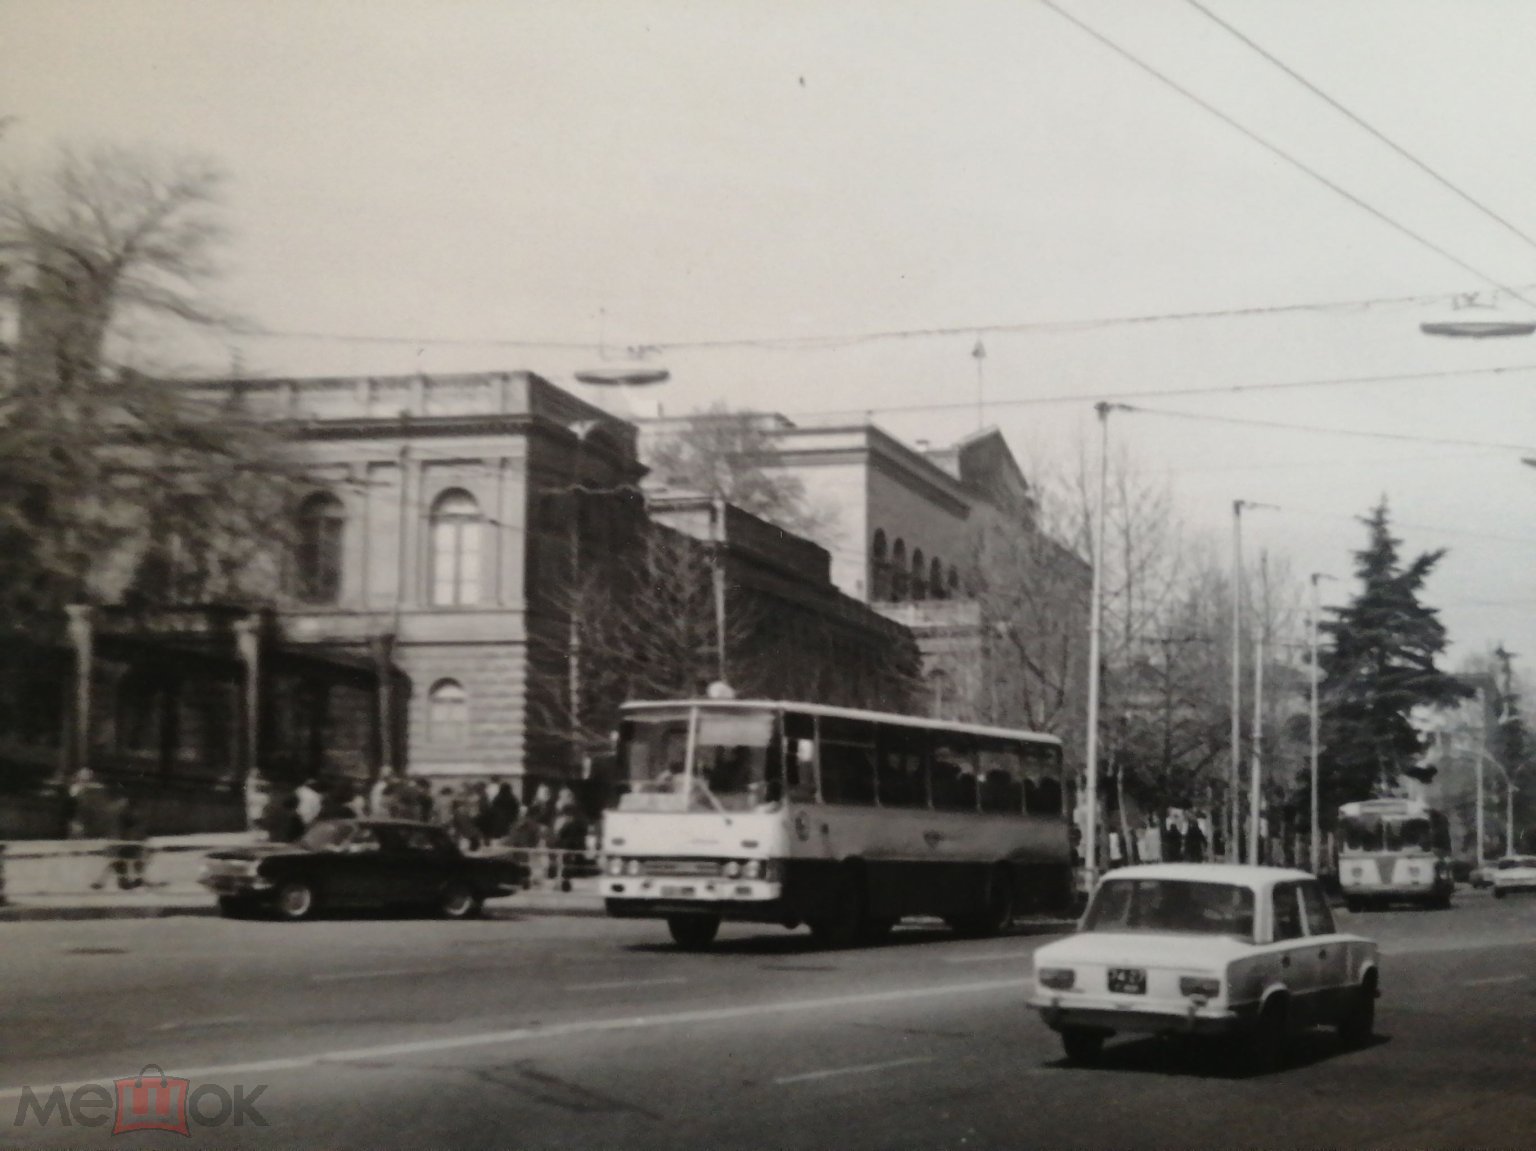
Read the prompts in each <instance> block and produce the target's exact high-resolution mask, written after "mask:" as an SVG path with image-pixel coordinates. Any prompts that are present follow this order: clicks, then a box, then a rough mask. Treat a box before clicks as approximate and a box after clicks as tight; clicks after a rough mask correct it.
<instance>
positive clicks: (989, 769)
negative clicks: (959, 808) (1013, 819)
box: [980, 740, 1024, 815]
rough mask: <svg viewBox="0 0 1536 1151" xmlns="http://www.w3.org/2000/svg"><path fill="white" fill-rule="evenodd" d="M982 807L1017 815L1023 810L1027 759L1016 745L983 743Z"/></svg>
mask: <svg viewBox="0 0 1536 1151" xmlns="http://www.w3.org/2000/svg"><path fill="white" fill-rule="evenodd" d="M980 790H981V810H982V811H989V812H994V813H996V814H999V815H1002V814H1007V815H1018V814H1019V813H1020V812H1021V811H1023V810H1024V761H1023V759H1022V757H1021V756H1020V755H1019V749H1018V747H1017V745H1012V744H1008V743H1004V742H1002V741H993V740H983V741H982V743H981V788H980Z"/></svg>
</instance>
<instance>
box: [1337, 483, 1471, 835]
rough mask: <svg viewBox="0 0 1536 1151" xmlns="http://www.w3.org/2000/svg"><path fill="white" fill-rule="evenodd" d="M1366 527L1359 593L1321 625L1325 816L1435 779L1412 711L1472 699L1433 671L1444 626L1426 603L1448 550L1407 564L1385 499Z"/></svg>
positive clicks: (1358, 557) (1442, 646) (1461, 686)
mask: <svg viewBox="0 0 1536 1151" xmlns="http://www.w3.org/2000/svg"><path fill="white" fill-rule="evenodd" d="M1364 523H1365V525H1366V527H1367V529H1368V531H1369V533H1370V535H1369V542H1368V543H1367V544H1366V546H1365V548H1364V549H1363V550H1361V551H1358V552H1356V553H1355V574H1356V575H1357V576H1358V577H1359V579H1360V583H1361V589H1360V591H1359V593H1358V594H1357V595H1356V596H1355V598H1354V599H1353V600H1352V601H1351V602H1350V603H1349V604H1348V605H1347V606H1345V607H1343V608H1334V609H1330V610H1332V611H1333V613H1334V614H1335V615H1336V616H1337V619H1335V620H1332V621H1328V622H1325V623H1323V624H1322V625H1321V630H1322V631H1323V632H1325V633H1326V634H1327V636H1328V640H1329V642H1328V644H1327V645H1326V646H1325V647H1324V648H1323V650H1322V651H1321V652H1320V655H1319V662H1320V665H1321V669H1322V672H1323V681H1322V686H1321V697H1322V698H1321V711H1322V715H1321V722H1322V733H1321V734H1322V756H1321V768H1322V771H1321V776H1322V778H1321V780H1320V783H1321V786H1322V802H1323V810H1324V811H1329V810H1332V809H1333V808H1335V807H1337V805H1338V804H1340V803H1345V802H1348V801H1350V800H1355V799H1366V798H1370V797H1372V796H1378V795H1383V794H1386V793H1389V792H1391V791H1393V790H1394V789H1395V788H1396V787H1397V786H1398V781H1399V780H1400V779H1401V778H1402V777H1403V776H1405V775H1406V776H1409V777H1412V778H1415V779H1419V780H1422V781H1424V782H1428V781H1429V780H1430V779H1431V778H1433V776H1434V773H1435V769H1434V768H1433V767H1431V766H1425V765H1421V763H1420V758H1421V755H1422V753H1423V751H1424V750H1425V748H1426V746H1427V743H1426V740H1425V738H1424V737H1423V736H1421V735H1420V733H1419V732H1418V731H1417V730H1416V729H1415V728H1414V726H1413V725H1412V724H1411V723H1410V722H1409V713H1410V712H1412V710H1413V709H1414V708H1416V707H1419V706H1446V705H1449V704H1452V703H1454V702H1455V701H1456V700H1458V699H1463V698H1465V697H1467V696H1469V695H1470V694H1471V691H1470V689H1469V688H1467V687H1466V685H1465V684H1463V683H1462V682H1461V681H1460V680H1458V679H1457V678H1456V677H1454V676H1452V675H1449V674H1447V673H1446V672H1443V671H1441V670H1440V669H1439V668H1438V667H1436V666H1435V657H1436V656H1437V655H1439V654H1440V653H1441V652H1442V651H1444V649H1445V643H1446V638H1445V628H1444V627H1443V626H1442V625H1441V623H1440V620H1439V619H1438V618H1437V616H1438V613H1437V612H1436V611H1435V609H1434V608H1430V607H1426V606H1425V605H1424V604H1422V603H1421V602H1420V601H1419V594H1420V592H1421V591H1422V589H1423V586H1424V581H1425V580H1426V579H1427V578H1428V577H1429V574H1430V573H1431V572H1432V571H1433V570H1434V568H1435V565H1436V564H1437V563H1439V562H1440V559H1441V557H1442V556H1443V555H1444V554H1445V552H1444V550H1443V549H1442V550H1439V551H1433V552H1426V553H1424V554H1423V555H1420V556H1419V557H1418V558H1417V559H1415V560H1414V561H1413V562H1412V563H1409V564H1407V565H1404V564H1403V563H1402V562H1401V561H1400V559H1399V556H1398V545H1399V543H1400V542H1401V541H1400V540H1398V539H1397V538H1396V537H1394V536H1393V535H1392V534H1391V532H1390V531H1389V530H1388V526H1387V505H1386V502H1385V501H1383V502H1382V503H1381V504H1379V505H1377V507H1376V508H1374V509H1373V510H1372V511H1371V514H1370V515H1369V516H1368V517H1366V518H1365V520H1364Z"/></svg>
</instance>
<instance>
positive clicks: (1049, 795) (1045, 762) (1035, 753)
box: [1023, 744, 1066, 815]
mask: <svg viewBox="0 0 1536 1151" xmlns="http://www.w3.org/2000/svg"><path fill="white" fill-rule="evenodd" d="M1023 760H1024V810H1025V811H1026V812H1028V813H1029V814H1030V815H1062V814H1064V813H1065V812H1066V805H1065V803H1064V801H1063V795H1062V787H1061V748H1060V747H1058V746H1057V745H1055V744H1031V745H1027V746H1026V747H1025V748H1024V751H1023Z"/></svg>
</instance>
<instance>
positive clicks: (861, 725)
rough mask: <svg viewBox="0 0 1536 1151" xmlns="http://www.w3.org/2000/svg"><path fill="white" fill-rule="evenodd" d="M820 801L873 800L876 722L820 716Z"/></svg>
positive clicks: (871, 802) (849, 801)
mask: <svg viewBox="0 0 1536 1151" xmlns="http://www.w3.org/2000/svg"><path fill="white" fill-rule="evenodd" d="M820 727H821V739H820V741H819V742H820V752H821V754H820V761H821V762H820V767H821V800H822V802H823V803H855V804H873V803H874V802H875V725H874V724H872V723H869V722H867V721H865V720H850V719H837V718H833V717H830V716H828V717H824V718H823V719H822V720H821V724H820Z"/></svg>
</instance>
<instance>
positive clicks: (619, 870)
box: [608, 855, 624, 875]
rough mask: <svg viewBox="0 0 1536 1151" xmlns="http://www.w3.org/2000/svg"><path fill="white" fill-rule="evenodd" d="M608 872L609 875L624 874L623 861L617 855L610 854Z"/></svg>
mask: <svg viewBox="0 0 1536 1151" xmlns="http://www.w3.org/2000/svg"><path fill="white" fill-rule="evenodd" d="M608 874H609V875H623V874H624V861H623V860H622V859H620V858H619V857H618V856H617V855H615V856H612V857H611V858H610V859H609V860H608Z"/></svg>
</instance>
